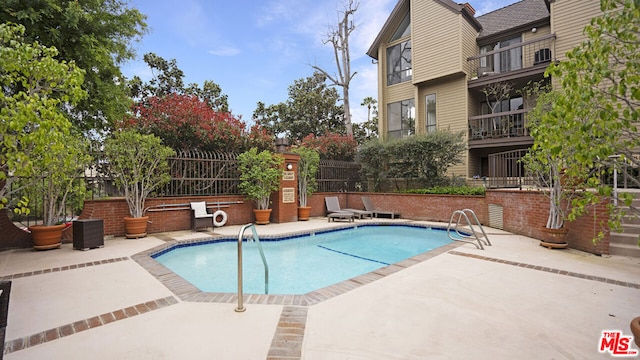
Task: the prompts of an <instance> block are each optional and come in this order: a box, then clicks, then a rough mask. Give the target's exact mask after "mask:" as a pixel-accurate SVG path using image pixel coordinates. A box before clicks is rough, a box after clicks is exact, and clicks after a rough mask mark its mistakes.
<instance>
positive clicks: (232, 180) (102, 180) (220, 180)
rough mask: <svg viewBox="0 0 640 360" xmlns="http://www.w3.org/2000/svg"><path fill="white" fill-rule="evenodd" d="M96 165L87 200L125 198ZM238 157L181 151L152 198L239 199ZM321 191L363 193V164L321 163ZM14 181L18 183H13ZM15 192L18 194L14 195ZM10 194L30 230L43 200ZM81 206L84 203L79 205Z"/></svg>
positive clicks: (87, 176)
mask: <svg viewBox="0 0 640 360" xmlns="http://www.w3.org/2000/svg"><path fill="white" fill-rule="evenodd" d="M92 155H93V159H94V161H93V164H92V165H91V166H90V167H88V168H87V169H86V170H85V171H84V175H83V180H84V182H85V184H86V186H87V190H89V191H88V193H87V197H88V198H89V199H99V198H105V197H111V196H122V195H123V192H122V190H121V189H118V188H117V186H115V184H114V182H113V180H112V179H111V178H110V177H109V175H108V174H109V172H108V166H109V164H108V161H107V159H106V157H105V156H104V154H103V153H102V152H100V151H94V152H92ZM237 155H238V154H235V153H216V152H203V151H181V152H178V154H176V156H173V157H170V158H168V159H167V161H168V162H169V168H170V173H171V180H170V182H169V183H168V184H167V185H165V186H163V187H162V188H161V189H159V190H158V191H156V192H155V194H153V195H152V196H168V197H170V196H220V195H239V194H240V192H239V190H238V184H239V182H240V173H239V171H238V166H237ZM316 179H317V181H318V191H322V192H340V191H358V190H360V189H362V180H361V178H360V164H357V163H353V162H346V161H335V160H321V161H320V166H319V171H318V174H317V175H316ZM14 180H15V181H14ZM21 183H23V181H19V179H10V181H8V182H7V186H10V187H14V186H20V184H21ZM13 190H16V191H13ZM13 190H12V191H11V193H12V198H14V199H21V198H22V197H26V198H27V199H29V209H30V214H29V215H25V214H13V213H12V214H13V216H12V219H13V220H14V221H17V222H21V223H23V224H24V225H25V226H30V225H32V224H35V223H37V221H38V220H39V219H41V217H42V199H38V196H37V195H36V194H34V193H32V192H29V190H28V188H25V189H22V190H19V189H15V188H14V189H13ZM80 203H81V202H80ZM72 208H73V207H72V206H69V209H68V210H67V211H66V212H65V213H66V214H67V215H68V217H67V218H66V219H64V220H62V221H67V220H69V219H71V218H72V217H73V215H74V214H73V212H74V211H73V209H72Z"/></svg>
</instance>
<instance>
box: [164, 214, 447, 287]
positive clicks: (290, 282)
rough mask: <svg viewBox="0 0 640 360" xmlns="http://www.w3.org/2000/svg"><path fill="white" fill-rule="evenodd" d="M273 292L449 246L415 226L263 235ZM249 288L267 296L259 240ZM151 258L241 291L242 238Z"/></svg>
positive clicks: (248, 265) (251, 246)
mask: <svg viewBox="0 0 640 360" xmlns="http://www.w3.org/2000/svg"><path fill="white" fill-rule="evenodd" d="M261 242H262V246H263V248H264V253H265V257H266V259H267V262H268V265H269V293H270V294H305V293H308V292H311V291H314V290H317V289H320V288H323V287H326V286H329V285H332V284H336V283H339V282H341V281H344V280H347V279H350V278H353V277H356V276H358V275H362V274H365V273H368V272H371V271H374V270H377V269H379V268H381V267H385V266H387V265H390V264H393V263H396V262H399V261H402V260H404V259H407V258H410V257H412V256H415V255H418V254H421V253H424V252H427V251H429V250H432V249H435V248H438V247H440V246H443V245H447V244H450V243H451V242H452V241H451V240H450V239H449V238H448V236H447V234H446V231H444V230H442V229H434V228H430V227H425V226H415V225H361V226H356V227H352V228H347V229H339V230H330V231H324V232H315V233H310V234H305V235H299V236H295V237H283V238H261ZM243 253H244V257H243V265H244V266H243V268H244V271H243V280H244V292H245V293H248V294H264V293H265V289H264V287H265V286H264V283H265V279H264V266H263V264H262V260H261V258H260V255H259V251H258V249H257V244H256V243H254V242H245V243H244V244H243ZM152 257H153V258H154V259H155V260H156V261H158V262H159V263H161V264H163V265H164V266H166V267H167V268H169V269H170V270H171V271H173V272H174V273H176V274H177V275H179V276H180V277H182V278H184V279H185V280H186V281H188V282H190V283H191V284H193V285H194V286H196V287H197V288H199V289H200V290H201V291H204V292H223V293H233V292H236V291H237V239H221V240H220V239H219V240H216V241H206V242H202V243H195V244H185V245H177V246H174V247H172V248H169V249H165V250H163V251H161V252H159V253H157V254H153V255H152Z"/></svg>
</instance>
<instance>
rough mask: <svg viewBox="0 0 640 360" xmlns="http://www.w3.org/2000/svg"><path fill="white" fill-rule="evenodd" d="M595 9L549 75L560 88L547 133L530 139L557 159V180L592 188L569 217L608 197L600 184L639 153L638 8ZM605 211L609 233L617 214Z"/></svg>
mask: <svg viewBox="0 0 640 360" xmlns="http://www.w3.org/2000/svg"><path fill="white" fill-rule="evenodd" d="M601 9H602V10H603V14H602V15H601V16H599V17H596V18H594V19H592V21H591V23H590V25H588V26H587V27H586V28H585V30H584V31H585V34H586V36H587V39H586V40H585V41H584V42H583V43H582V44H580V45H579V46H577V47H576V48H574V49H573V50H571V51H570V52H569V53H567V59H566V60H565V61H562V62H560V63H559V64H557V65H555V66H552V67H550V69H549V70H548V73H549V74H550V75H551V76H553V78H554V79H557V80H558V84H559V86H558V89H557V90H558V91H557V93H556V94H557V96H555V98H554V102H553V107H552V110H551V111H549V112H548V113H546V114H545V115H544V116H543V117H542V119H541V122H540V124H541V126H542V127H544V128H547V129H548V130H545V134H544V136H541V137H540V139H538V140H537V146H539V147H544V148H547V149H548V151H549V152H550V153H551V154H553V155H554V156H558V157H561V158H563V160H564V161H565V162H564V164H563V167H564V174H565V175H564V176H566V177H568V178H572V179H582V181H584V183H585V185H586V186H587V187H589V188H595V189H597V191H595V192H584V193H583V194H582V195H583V196H581V197H578V198H575V199H574V200H573V201H572V209H571V213H570V214H569V215H568V218H569V220H571V219H574V218H575V217H576V216H578V215H580V214H583V213H584V212H585V211H586V209H587V208H588V206H590V205H592V204H597V203H600V202H601V201H602V200H603V199H606V198H609V197H610V196H612V195H613V191H612V186H611V185H609V184H608V183H605V182H603V181H602V179H603V178H605V177H606V176H607V175H608V174H609V173H610V172H611V171H612V169H613V168H614V167H615V166H616V164H617V163H618V164H619V161H626V162H630V163H632V164H634V165H636V166H637V165H640V161H639V160H637V159H635V158H634V157H633V153H634V151H635V150H637V149H638V148H640V133H639V132H638V126H637V124H638V121H639V120H640V112H639V108H640V86H639V85H640V24H639V23H638V19H640V3H639V2H638V1H637V0H602V1H601ZM565 149H571V152H572V153H570V154H568V153H567V152H566V150H565ZM624 200H625V202H626V203H627V204H629V203H630V198H629V197H626V198H625V199H624ZM611 210H612V212H611V214H612V217H611V219H610V222H609V226H610V227H612V228H616V227H617V226H619V219H620V215H621V213H620V212H618V211H616V210H615V209H613V208H611Z"/></svg>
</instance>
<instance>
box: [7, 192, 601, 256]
mask: <svg viewBox="0 0 640 360" xmlns="http://www.w3.org/2000/svg"><path fill="white" fill-rule="evenodd" d="M326 196H336V197H338V201H339V202H340V206H341V207H343V208H347V207H350V208H355V209H362V208H363V205H362V200H361V197H362V196H368V197H369V198H370V199H371V201H372V203H373V204H374V206H376V207H378V208H380V209H381V210H392V211H396V212H399V213H400V214H401V216H402V217H403V218H407V219H415V220H427V221H438V222H444V223H447V222H449V219H450V217H451V214H452V213H453V211H455V210H461V209H472V210H473V211H474V212H475V213H476V215H477V216H478V219H479V220H480V222H481V223H482V224H484V225H489V211H488V207H489V204H493V205H498V206H501V207H502V217H503V229H504V230H506V231H509V232H512V233H515V234H521V235H525V236H529V237H532V238H536V239H544V237H545V234H544V232H543V231H542V227H543V226H544V225H545V223H546V220H547V215H548V211H549V204H548V201H549V200H548V198H547V197H545V196H544V195H543V194H541V193H538V192H536V191H518V190H488V191H487V194H486V196H456V195H412V194H392V193H384V194H383V193H315V194H313V195H312V196H311V197H310V198H309V202H308V205H310V206H311V207H312V208H311V216H312V217H322V216H325V215H326V208H325V204H324V198H325V197H326ZM190 201H207V202H239V203H236V204H232V205H226V207H223V208H222V210H224V211H225V212H226V213H227V214H228V221H227V224H229V225H240V224H247V223H250V222H252V221H253V220H254V217H253V211H252V209H253V203H252V202H251V201H245V200H244V199H243V198H242V196H219V197H194V198H190V197H180V198H153V199H148V200H147V204H146V205H147V207H150V208H152V211H149V212H148V215H149V220H150V221H151V223H150V224H149V227H148V229H147V232H148V233H158V232H165V231H176V230H187V229H189V228H190V226H191V225H190V219H191V217H190V216H191V215H190V209H189V206H188V204H189V202H190ZM167 204H185V206H183V207H176V208H175V209H174V210H165V211H155V210H156V209H157V208H159V206H160V205H167ZM604 214H606V206H605V204H602V205H599V206H596V207H594V208H592V209H590V210H589V212H588V213H587V214H586V215H584V216H582V217H581V218H579V219H577V220H576V221H573V222H566V223H565V226H566V227H567V228H568V229H569V232H568V234H567V241H568V242H569V246H570V247H571V248H573V249H578V250H582V251H587V252H590V253H594V254H608V253H609V237H608V235H606V236H605V238H604V240H603V241H601V242H599V243H598V244H595V245H594V244H593V242H592V239H593V238H594V237H595V236H596V234H597V233H598V231H600V230H601V229H602V228H603V226H606V223H605V224H604V225H603V224H601V220H600V219H606V217H604ZM128 215H129V208H128V206H127V204H126V202H125V200H124V199H123V198H112V199H107V200H93V201H86V202H85V206H84V209H83V211H82V214H81V215H80V218H81V219H91V218H94V219H103V220H104V233H105V235H111V236H124V221H123V218H124V217H125V216H128ZM287 216H289V217H291V216H293V215H291V214H289V215H287ZM12 226H13V224H12V223H10V222H8V221H6V220H5V221H4V222H3V221H0V227H1V228H2V229H0V249H5V248H10V247H29V246H30V241H28V240H25V239H20V240H18V239H16V238H14V236H15V234H16V232H15V231H13V229H11V227H12ZM19 231H20V234H22V233H23V232H22V230H19ZM65 233H66V234H65V239H66V241H72V240H71V236H72V231H66V232H65Z"/></svg>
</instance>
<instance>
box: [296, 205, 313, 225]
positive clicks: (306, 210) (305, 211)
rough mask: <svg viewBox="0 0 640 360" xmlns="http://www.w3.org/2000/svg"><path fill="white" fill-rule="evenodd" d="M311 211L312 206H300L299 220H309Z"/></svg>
mask: <svg viewBox="0 0 640 360" xmlns="http://www.w3.org/2000/svg"><path fill="white" fill-rule="evenodd" d="M310 213H311V206H298V220H300V221H307V220H309V214H310Z"/></svg>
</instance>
